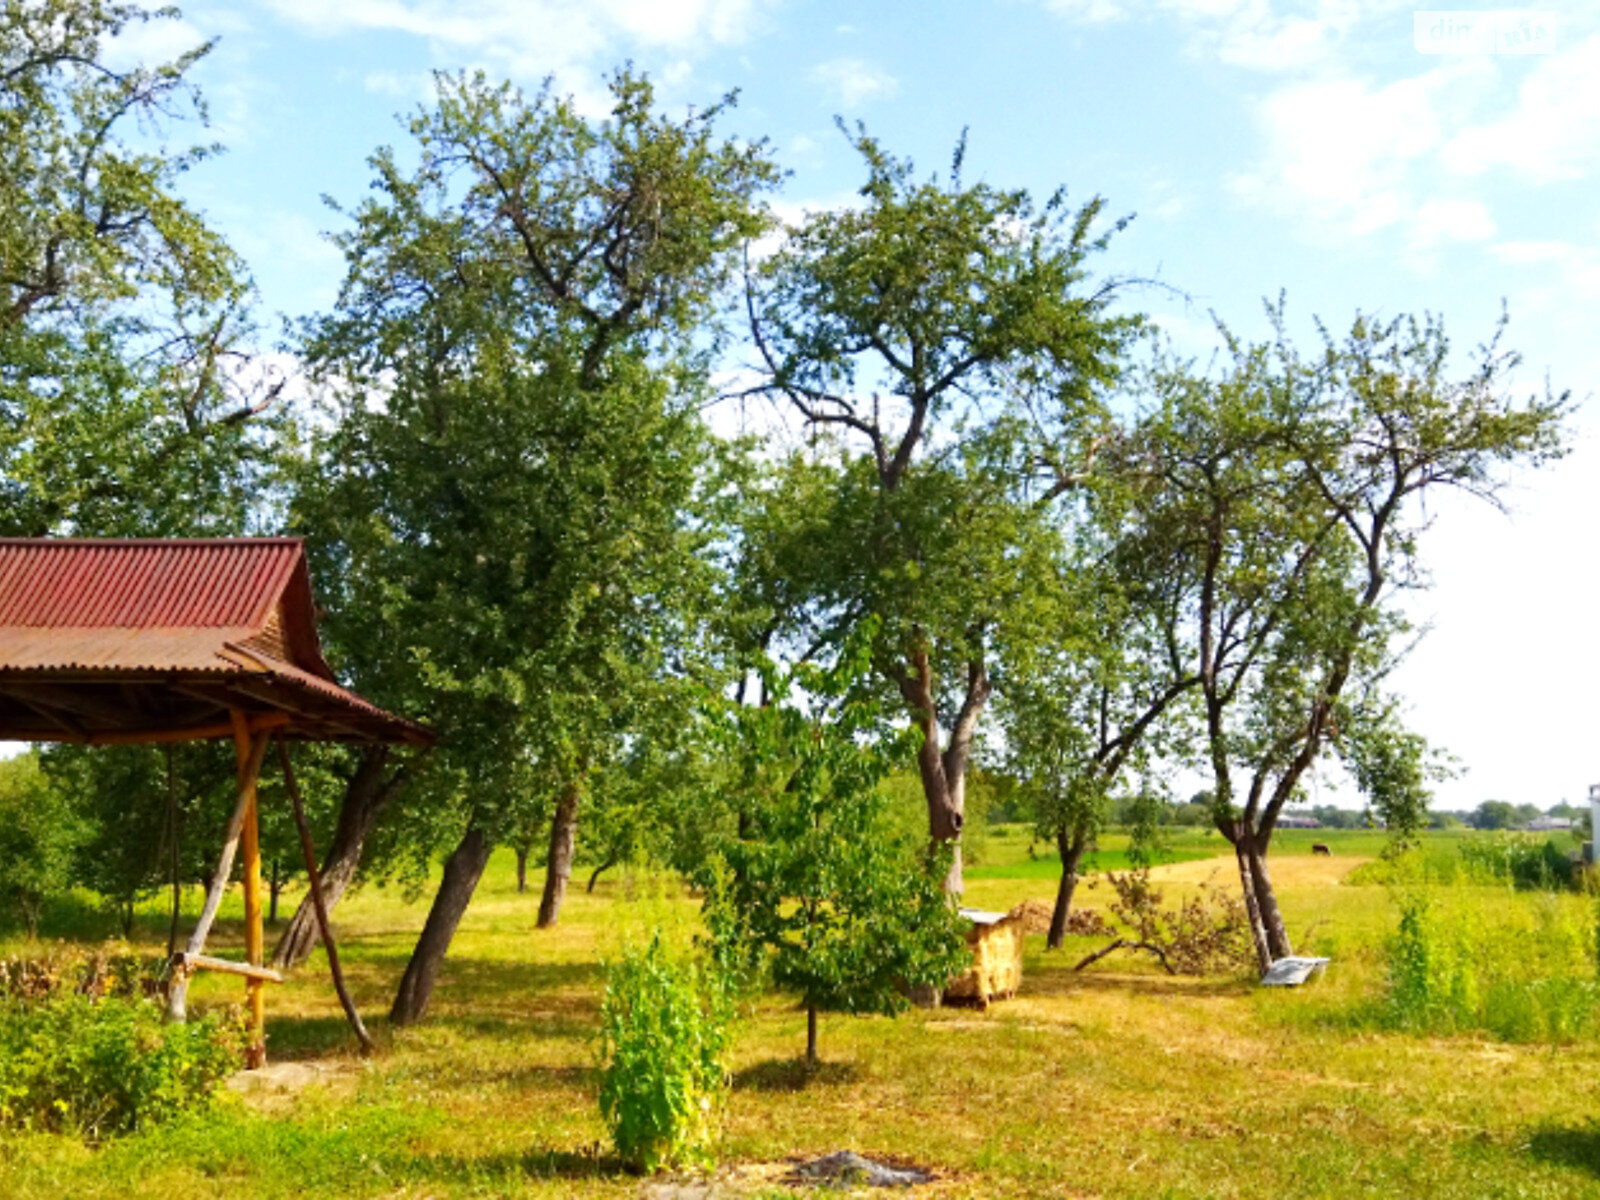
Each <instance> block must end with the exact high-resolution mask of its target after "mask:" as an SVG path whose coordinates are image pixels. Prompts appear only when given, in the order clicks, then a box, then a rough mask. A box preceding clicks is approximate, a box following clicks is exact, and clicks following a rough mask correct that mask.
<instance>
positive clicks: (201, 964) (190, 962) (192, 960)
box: [173, 954, 283, 983]
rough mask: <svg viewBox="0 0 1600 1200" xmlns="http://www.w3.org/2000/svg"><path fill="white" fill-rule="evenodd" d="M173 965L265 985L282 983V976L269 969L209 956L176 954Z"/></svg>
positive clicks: (187, 969) (186, 969)
mask: <svg viewBox="0 0 1600 1200" xmlns="http://www.w3.org/2000/svg"><path fill="white" fill-rule="evenodd" d="M173 963H174V965H176V966H180V967H182V968H183V970H185V971H220V972H222V973H223V974H224V975H243V976H244V977H245V978H246V979H257V980H261V981H263V982H265V983H282V982H283V975H282V974H281V973H280V972H278V971H274V970H273V969H272V968H271V967H254V966H251V965H250V964H249V963H239V962H234V961H233V960H232V959H227V958H213V957H211V955H209V954H177V955H174V956H173Z"/></svg>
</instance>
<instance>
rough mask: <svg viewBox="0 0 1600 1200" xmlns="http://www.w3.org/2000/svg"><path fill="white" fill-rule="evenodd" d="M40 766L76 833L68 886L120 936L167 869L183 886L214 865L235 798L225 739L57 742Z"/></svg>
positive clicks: (167, 876) (168, 878)
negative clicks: (107, 914) (85, 892)
mask: <svg viewBox="0 0 1600 1200" xmlns="http://www.w3.org/2000/svg"><path fill="white" fill-rule="evenodd" d="M41 763H42V765H43V769H44V772H45V775H46V776H47V777H48V778H49V779H50V781H51V783H52V786H53V787H54V788H55V789H56V790H57V791H58V792H59V793H60V794H61V795H62V796H63V797H64V798H65V799H66V801H67V802H68V803H69V804H70V806H71V809H72V811H73V813H74V814H75V816H76V817H77V819H78V820H79V822H80V824H81V827H82V829H83V838H82V841H81V844H80V847H79V851H78V854H77V858H76V863H75V865H74V868H73V882H74V883H75V884H77V885H78V886H80V887H85V888H88V889H89V890H90V891H92V892H94V893H96V894H97V895H98V896H100V898H101V900H102V901H103V902H104V903H105V904H106V906H107V907H108V908H110V909H111V910H112V911H114V912H115V913H116V914H117V917H118V920H119V922H120V923H121V926H122V934H123V936H124V937H126V936H128V935H129V933H130V932H131V924H132V920H133V910H134V907H135V905H136V904H137V903H138V902H139V901H140V900H142V899H144V898H145V897H147V896H149V895H151V894H152V893H153V892H155V891H156V890H158V889H159V888H161V887H163V886H166V885H169V884H170V883H171V882H172V877H173V874H174V868H176V873H177V876H178V879H179V881H180V883H181V884H183V885H187V884H189V883H191V882H193V881H195V880H200V879H205V878H208V877H209V873H210V872H211V871H212V870H214V869H215V867H216V847H217V843H218V841H219V839H220V838H221V836H222V830H223V828H224V826H225V825H226V823H227V820H228V816H229V814H230V813H231V812H232V806H233V801H234V798H235V790H234V775H235V771H236V766H235V759H234V755H233V749H232V747H231V746H230V745H228V744H226V743H223V742H200V743H193V744H188V745H174V746H74V745H59V746H52V747H50V748H49V749H47V750H45V751H44V752H43V753H42V755H41ZM274 807H276V806H269V805H265V804H264V805H263V808H264V810H266V811H268V812H270V811H272V808H274Z"/></svg>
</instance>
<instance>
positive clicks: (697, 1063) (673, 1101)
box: [600, 933, 731, 1171]
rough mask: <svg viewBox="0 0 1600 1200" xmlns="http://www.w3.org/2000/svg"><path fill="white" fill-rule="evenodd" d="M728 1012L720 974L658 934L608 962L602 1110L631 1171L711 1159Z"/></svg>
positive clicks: (602, 1026) (724, 1086)
mask: <svg viewBox="0 0 1600 1200" xmlns="http://www.w3.org/2000/svg"><path fill="white" fill-rule="evenodd" d="M730 1016H731V1002H730V998H729V995H728V989H727V987H726V986H725V985H724V982H723V979H722V977H721V975H720V974H719V973H718V972H717V971H715V970H714V969H711V968H707V967H706V966H704V965H703V964H701V963H698V962H696V961H694V960H693V959H690V958H687V957H685V956H681V955H675V954H674V953H673V952H672V951H670V950H669V949H668V948H666V947H665V946H664V945H663V944H662V940H661V936H660V934H659V933H658V934H657V935H656V937H655V938H654V939H653V940H652V941H651V943H650V945H649V947H648V948H647V949H644V950H642V951H641V950H637V949H635V950H632V951H629V952H628V953H626V954H625V955H624V956H623V957H622V958H621V959H620V960H619V961H618V962H616V963H613V964H612V965H611V967H610V969H609V970H608V971H607V973H606V991H605V996H604V998H603V999H602V1000H601V1004H600V1058H601V1066H600V1112H601V1114H602V1115H603V1116H604V1117H605V1120H606V1124H607V1125H608V1126H609V1127H610V1129H611V1139H612V1142H613V1143H614V1144H615V1145H616V1148H617V1153H618V1154H619V1155H620V1156H621V1157H622V1160H623V1161H624V1162H626V1163H627V1164H628V1165H629V1166H631V1167H633V1168H635V1169H636V1170H643V1171H654V1170H656V1169H658V1168H660V1167H663V1166H676V1165H681V1164H684V1163H690V1162H697V1161H703V1160H705V1159H708V1158H709V1157H710V1150H711V1145H712V1141H713V1139H714V1138H715V1136H716V1131H717V1122H718V1118H719V1115H720V1112H721V1105H722V1099H723V1096H724V1094H725V1093H726V1090H727V1072H726V1070H725V1069H724V1066H723V1055H724V1054H725V1053H726V1051H727V1048H728V1023H729V1019H730Z"/></svg>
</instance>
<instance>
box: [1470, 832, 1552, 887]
mask: <svg viewBox="0 0 1600 1200" xmlns="http://www.w3.org/2000/svg"><path fill="white" fill-rule="evenodd" d="M1461 858H1462V861H1463V862H1465V863H1466V865H1467V867H1468V870H1469V871H1470V872H1471V873H1472V875H1473V876H1474V877H1475V878H1477V879H1479V880H1480V881H1482V882H1486V883H1488V882H1492V883H1509V884H1511V885H1512V886H1514V887H1517V888H1520V889H1523V890H1525V891H1532V890H1542V891H1564V890H1567V889H1569V888H1571V887H1572V886H1573V884H1574V883H1575V881H1576V875H1577V868H1576V866H1575V865H1574V863H1573V861H1572V858H1571V856H1570V855H1568V854H1566V853H1565V852H1563V851H1562V850H1561V849H1560V848H1559V847H1557V846H1556V844H1555V843H1554V842H1553V841H1551V840H1550V839H1549V838H1548V837H1545V836H1543V835H1541V834H1536V833H1494V834H1489V835H1488V836H1485V837H1476V838H1469V839H1467V840H1465V841H1463V842H1462V843H1461Z"/></svg>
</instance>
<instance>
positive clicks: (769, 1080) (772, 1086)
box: [733, 1058, 860, 1092]
mask: <svg viewBox="0 0 1600 1200" xmlns="http://www.w3.org/2000/svg"><path fill="white" fill-rule="evenodd" d="M859 1074H860V1073H859V1072H858V1071H857V1070H856V1068H855V1064H854V1063H843V1062H823V1063H818V1064H817V1065H816V1066H814V1067H812V1066H808V1065H806V1060H805V1059H803V1058H770V1059H768V1060H767V1061H766V1062H759V1063H756V1064H754V1065H753V1066H749V1067H745V1068H744V1069H743V1070H742V1071H735V1072H734V1073H733V1087H734V1090H735V1091H752V1092H802V1091H804V1090H805V1089H806V1088H809V1087H839V1086H841V1085H844V1084H849V1083H854V1082H855V1081H856V1078H857V1076H858V1075H859Z"/></svg>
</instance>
